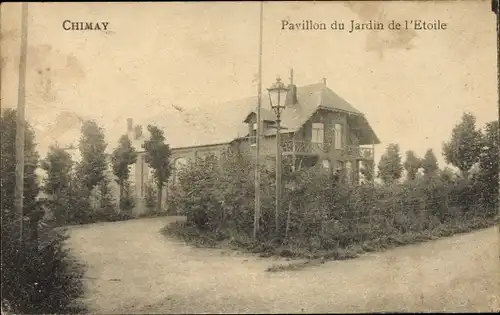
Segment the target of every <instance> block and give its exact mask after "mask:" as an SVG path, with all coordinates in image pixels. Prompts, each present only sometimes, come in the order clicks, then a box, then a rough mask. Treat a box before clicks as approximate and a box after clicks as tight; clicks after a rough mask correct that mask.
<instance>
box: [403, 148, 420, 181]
mask: <svg viewBox="0 0 500 315" xmlns="http://www.w3.org/2000/svg"><path fill="white" fill-rule="evenodd" d="M403 167H404V169H405V170H406V177H407V179H408V180H415V177H416V176H417V173H418V170H419V169H420V168H421V167H422V160H421V159H419V158H418V157H417V156H416V155H415V152H413V151H411V150H408V151H406V160H405V162H404V164H403Z"/></svg>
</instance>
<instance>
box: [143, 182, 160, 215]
mask: <svg viewBox="0 0 500 315" xmlns="http://www.w3.org/2000/svg"><path fill="white" fill-rule="evenodd" d="M144 189H145V193H146V197H145V201H146V209H147V210H148V212H153V211H155V210H156V201H157V198H158V194H157V192H156V189H155V187H154V185H151V184H146V185H145V187H144Z"/></svg>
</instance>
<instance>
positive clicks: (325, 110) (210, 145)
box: [127, 81, 380, 200]
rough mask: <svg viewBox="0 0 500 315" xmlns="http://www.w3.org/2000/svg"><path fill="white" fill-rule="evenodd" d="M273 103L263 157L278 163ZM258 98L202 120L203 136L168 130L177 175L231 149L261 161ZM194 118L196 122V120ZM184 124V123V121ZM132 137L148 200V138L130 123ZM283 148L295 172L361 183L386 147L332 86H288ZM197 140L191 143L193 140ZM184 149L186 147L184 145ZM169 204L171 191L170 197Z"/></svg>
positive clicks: (135, 172) (264, 116)
mask: <svg viewBox="0 0 500 315" xmlns="http://www.w3.org/2000/svg"><path fill="white" fill-rule="evenodd" d="M269 104H270V103H269V99H268V98H267V97H263V99H262V109H261V124H262V125H261V141H260V155H261V156H262V160H264V161H265V160H268V161H272V160H273V159H274V158H275V156H276V151H277V147H278V146H277V143H276V133H277V128H276V115H275V113H274V112H273V111H272V110H271V108H270V105H269ZM256 106H257V97H252V98H246V99H242V100H236V101H233V102H228V103H224V104H221V105H220V106H217V107H215V106H214V110H213V112H212V113H211V115H210V114H206V115H200V116H202V117H201V118H200V119H205V121H207V119H208V121H209V122H210V123H209V124H208V123H206V124H205V125H204V126H203V127H202V128H199V129H200V130H199V132H191V131H192V129H189V132H188V131H186V132H181V133H179V132H178V130H175V131H177V135H175V131H174V130H171V132H169V130H165V137H166V139H167V142H168V143H169V144H170V146H171V149H172V157H171V159H172V163H173V168H174V171H173V172H174V174H173V176H175V170H176V169H179V168H180V167H182V166H183V165H185V164H187V163H188V162H189V161H190V160H195V159H196V158H197V157H201V156H204V155H208V154H214V155H216V156H218V155H220V154H221V153H222V152H224V151H225V150H227V149H228V148H233V149H237V150H238V151H240V152H241V153H242V154H244V155H247V156H249V157H253V158H255V157H256V152H255V150H256V130H257V124H258V122H257V115H256ZM189 117H190V120H189V121H190V122H192V121H195V120H196V118H193V116H189ZM179 119H181V118H179ZM127 130H128V133H129V138H130V139H132V143H133V145H134V147H135V148H136V149H137V150H138V151H139V156H138V159H137V162H136V164H135V165H133V166H132V172H131V174H132V176H131V177H132V178H131V179H132V180H131V181H132V185H133V186H134V187H135V194H136V198H137V200H143V199H144V198H145V196H146V189H145V187H146V186H147V185H148V184H152V176H151V171H150V170H149V167H148V165H147V164H146V161H145V156H144V151H143V149H141V148H142V144H143V143H144V135H143V133H142V129H141V127H140V126H135V127H134V126H133V123H132V120H131V119H129V121H128V127H127ZM280 134H281V137H280V138H281V141H280V149H281V151H282V154H283V157H284V159H287V160H288V161H291V167H292V168H294V169H301V168H304V167H320V168H323V169H325V170H327V171H332V172H333V171H337V172H340V173H341V174H342V176H345V178H346V179H347V180H348V181H349V182H351V183H358V182H359V180H360V176H359V174H360V172H359V170H360V164H361V162H363V161H373V159H374V150H375V145H376V144H379V143H380V140H379V139H378V137H377V136H376V134H375V132H374V131H373V129H372V128H371V126H370V124H369V123H368V120H367V119H366V117H365V116H364V114H363V113H361V112H360V111H358V110H357V109H356V108H354V107H353V106H352V105H351V104H349V103H348V102H347V101H345V100H344V99H342V98H341V97H340V96H338V95H337V94H335V93H334V92H333V91H332V90H331V89H329V88H328V87H327V85H326V81H324V82H322V83H318V84H311V85H307V86H300V87H297V86H295V85H294V84H293V83H292V82H290V84H289V85H288V92H287V97H286V102H285V109H284V110H283V112H282V115H281V132H280ZM189 138H191V139H189ZM183 144H184V145H183ZM164 196H167V198H164V199H166V200H168V190H167V189H166V190H165V192H164Z"/></svg>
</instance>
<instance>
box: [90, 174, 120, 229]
mask: <svg viewBox="0 0 500 315" xmlns="http://www.w3.org/2000/svg"><path fill="white" fill-rule="evenodd" d="M96 197H97V200H98V202H99V204H98V208H97V209H96V211H95V212H96V214H97V219H98V220H99V219H102V220H105V221H107V220H114V218H115V217H116V214H117V212H116V209H115V204H116V203H115V201H114V198H113V193H112V191H111V189H110V180H109V179H108V178H107V177H105V178H104V179H103V180H102V181H101V182H100V183H99V184H98V185H97V196H96ZM99 221H100V220H99Z"/></svg>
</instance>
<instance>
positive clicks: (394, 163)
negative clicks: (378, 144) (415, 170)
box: [378, 144, 403, 184]
mask: <svg viewBox="0 0 500 315" xmlns="http://www.w3.org/2000/svg"><path fill="white" fill-rule="evenodd" d="M402 172H403V166H402V165H401V156H400V155H399V145H397V144H389V145H388V146H387V148H386V151H385V153H384V155H382V157H381V158H380V161H379V163H378V176H379V177H380V179H381V180H382V181H383V182H384V183H385V184H390V183H393V182H394V181H396V180H398V179H400V178H401V174H402Z"/></svg>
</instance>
